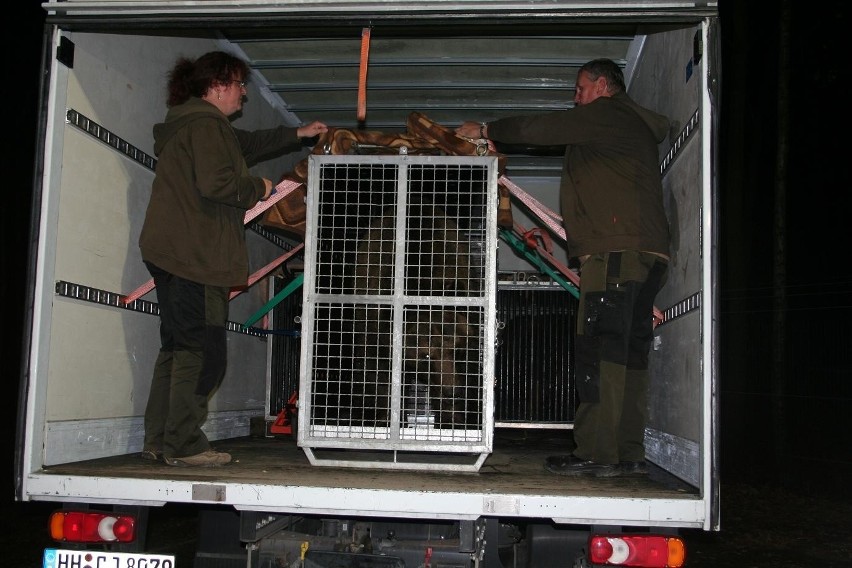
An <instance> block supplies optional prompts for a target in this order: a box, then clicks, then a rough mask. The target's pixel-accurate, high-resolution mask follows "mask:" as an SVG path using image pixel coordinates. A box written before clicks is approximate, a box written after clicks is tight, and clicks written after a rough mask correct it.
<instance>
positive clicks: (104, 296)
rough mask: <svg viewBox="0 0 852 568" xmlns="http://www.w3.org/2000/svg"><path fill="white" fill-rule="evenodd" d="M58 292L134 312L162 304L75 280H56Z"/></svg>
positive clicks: (231, 327) (237, 328)
mask: <svg viewBox="0 0 852 568" xmlns="http://www.w3.org/2000/svg"><path fill="white" fill-rule="evenodd" d="M56 294H57V295H58V296H62V297H64V298H73V299H75V300H82V301H84V302H92V303H94V304H100V305H102V306H110V307H113V308H119V309H122V310H130V311H132V312H141V313H144V314H151V315H155V316H156V315H159V314H160V306H159V304H157V303H155V302H149V301H147V300H133V301H132V302H129V303H127V304H125V303H124V297H125V296H124V294H118V293H116V292H108V291H106V290H99V289H97V288H92V287H91V286H84V285H83V284H74V283H73V282H66V281H64V280H59V281H57V282H56ZM226 328H227V329H228V331H233V332H236V333H242V334H245V335H253V336H255V337H260V338H264V339H265V338H266V336H267V334H266V333H262V332H260V331H258V330H254V329H246V328H244V327H243V326H242V324H239V323H236V322H232V321H229V322H228V323H227V325H226Z"/></svg>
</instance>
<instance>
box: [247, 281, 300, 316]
mask: <svg viewBox="0 0 852 568" xmlns="http://www.w3.org/2000/svg"><path fill="white" fill-rule="evenodd" d="M304 280H305V275H304V274H299V275H298V276H296V277H295V278H293V279H292V280H290V282H288V283H287V285H286V286H285V287H284V289H283V290H281V291H280V292H278V293H277V294H275V297H274V298H272V299H271V300H269V301H268V302H266V305H264V306H263V307H262V308H260V309H259V310H257V311H256V312H255V313H254V315H252V316H251V317H250V318H249V319H247V320H246V323H244V324H243V327H251V326H253V325H254V324H255V323H256V322H257V320H259V319H260V318H262V317H263V315H264V314H265V313H266V312H268V311H269V310H271V309H272V308H274V307H275V306H277V305H278V303H279V302H280V301H281V300H283V299H284V298H286V297H287V296H289V295H290V294H291V293H292V292H293V290H295V289H296V288H298V287H299V286H301V285H302V282H304Z"/></svg>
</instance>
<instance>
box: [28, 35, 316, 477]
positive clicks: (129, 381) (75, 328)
mask: <svg viewBox="0 0 852 568" xmlns="http://www.w3.org/2000/svg"><path fill="white" fill-rule="evenodd" d="M64 36H65V37H66V38H67V39H68V40H70V42H71V43H72V44H73V60H72V61H70V60H69V62H71V66H70V67H68V66H66V65H64V64H63V63H59V62H56V61H54V66H53V73H52V83H53V86H52V88H53V89H54V90H55V92H56V96H55V98H54V102H55V104H54V107H53V108H52V120H53V121H55V122H56V123H57V124H59V125H60V126H59V127H57V128H56V129H55V132H56V135H55V136H54V139H53V141H52V145H51V147H52V157H51V159H52V160H54V161H57V163H60V162H61V164H62V167H61V168H55V169H54V171H60V172H61V174H60V176H59V177H57V178H54V179H51V180H50V181H49V187H48V191H47V194H46V195H45V196H44V199H43V201H42V204H43V210H42V212H41V215H42V231H43V232H44V235H45V238H44V245H43V246H44V247H45V248H44V249H43V255H42V259H41V262H40V265H39V274H38V276H37V278H38V280H39V282H40V285H41V296H40V297H39V298H38V300H37V301H38V304H39V309H38V313H39V314H40V319H39V325H38V329H39V330H40V333H43V334H49V336H50V338H51V339H50V341H49V343H48V342H44V343H42V345H45V346H46V345H48V344H49V345H50V350H49V352H48V350H47V349H44V350H42V351H40V352H39V353H37V358H36V360H37V361H38V365H39V366H42V365H47V366H48V373H47V374H43V373H36V374H35V375H34V376H35V377H39V379H38V380H43V378H44V377H47V384H40V385H38V387H37V389H38V390H39V391H40V392H44V393H45V394H46V398H41V397H38V400H46V403H44V404H43V405H42V406H41V407H40V408H39V407H38V403H37V402H36V403H34V406H36V412H35V413H33V414H31V415H30V416H29V417H28V419H29V420H31V421H33V425H38V424H41V423H46V424H47V426H46V428H45V429H43V430H42V429H41V428H30V429H28V430H29V431H30V432H32V435H33V436H36V437H38V436H41V435H42V433H43V435H44V440H43V442H44V443H43V444H41V443H36V444H33V445H32V446H31V447H33V448H42V447H43V448H44V453H45V455H44V463H45V464H47V465H49V464H55V463H64V462H68V461H76V460H82V459H91V458H96V457H103V456H109V455H115V454H122V453H128V452H134V451H138V450H140V449H141V446H142V439H141V436H142V414H143V413H144V407H145V403H146V401H147V392H148V386H149V384H150V373H151V369H152V365H153V362H154V359H155V358H156V356H157V350H158V349H159V336H158V331H157V330H158V325H159V322H158V319H157V318H156V316H154V315H151V314H146V313H140V312H136V311H125V310H121V309H119V308H116V307H106V306H100V305H97V304H94V303H90V302H81V301H80V300H78V299H74V298H64V297H61V296H57V295H56V294H55V292H54V288H55V284H54V283H55V282H57V281H65V282H70V283H73V284H79V285H81V286H85V287H91V288H92V289H95V290H103V291H107V292H112V293H115V294H127V293H130V292H131V291H132V290H134V289H136V288H137V287H138V286H140V285H142V284H144V283H145V282H147V281H148V280H149V279H150V275H149V274H148V272H147V270H146V269H145V267H144V265H143V263H142V260H141V255H140V253H139V248H138V244H137V243H138V238H139V231H140V230H141V226H142V221H143V219H144V212H145V208H146V206H147V202H148V196H149V194H150V189H151V182H152V180H153V171H152V170H151V169H150V168H148V167H146V166H145V165H143V164H141V163H139V162H138V161H135V160H133V159H130V158H129V157H128V156H127V155H125V154H124V153H122V152H119V151H116V149H115V148H113V147H111V146H110V145H109V144H104V143H103V142H102V141H101V140H99V139H98V138H96V137H95V136H92V135H90V133H88V132H85V131H84V130H82V129H80V128H78V127H76V126H74V125H72V124H68V123H66V124H64V125H62V124H61V123H62V122H63V121H64V119H65V115H66V112H67V110H68V109H72V110H73V111H76V112H77V113H79V114H80V115H83V116H84V117H86V118H87V119H88V120H90V121H93V122H94V123H96V124H97V125H98V127H99V128H100V129H103V130H102V131H107V132H109V133H111V135H112V136H114V137H118V138H120V139H122V140H124V141H125V142H126V143H127V144H129V145H130V146H132V147H135V148H136V149H138V150H140V151H141V152H144V153H146V154H148V155H149V156H153V136H152V132H151V129H152V126H153V123H152V117H153V120H156V121H159V120H162V118H163V117H164V116H165V112H166V110H167V109H166V106H165V94H166V81H167V74H168V71H169V70H170V69H171V66H172V65H173V64H174V62H175V60H176V58H177V57H178V56H182V55H185V56H189V57H194V56H198V55H200V54H202V53H204V52H206V51H209V50H213V49H229V47H230V46H228V45H225V44H222V43H219V42H216V41H213V40H207V39H187V38H177V37H163V36H156V37H154V36H144V35H113V34H98V33H83V32H74V33H70V32H69V33H65V34H64ZM58 41H59V39H58V38H57V42H58ZM143 63H144V64H143ZM248 98H249V102H248V103H247V104H246V106H245V108H244V111H243V112H242V114H241V116H240V117H239V118H237V119H236V120H235V121H234V124H235V126H237V127H240V128H245V129H255V128H270V127H273V126H277V125H278V124H282V121H283V118H282V113H281V110H280V109H276V108H273V107H272V106H271V105H270V104H269V102H268V101H267V100H266V99H265V98H263V97H262V96H260V95H259V93H258V92H257V90H256V88H254V87H252V86H250V87H249V93H248ZM119 125H120V126H119ZM304 154H305V151H303V152H301V153H298V155H296V156H290V157H288V158H284V159H279V160H275V161H271V162H268V163H264V164H262V165H261V166H258V167H257V168H256V171H257V173H259V175H265V176H268V177H270V179H273V180H276V181H277V179H278V178H279V177H280V175H281V174H282V173H283V172H285V171H289V170H290V169H292V164H293V163H295V160H296V159H300V158H301V157H302V156H303V155H304ZM115 180H120V181H119V182H118V183H116V181H115ZM60 188H61V190H60ZM93 189H98V191H93ZM60 192H61V195H60ZM60 201H61V207H60ZM53 220H55V221H56V222H55V223H54V222H53ZM247 239H248V241H249V248H250V251H251V253H250V263H251V267H250V270H252V271H254V270H257V269H258V268H260V267H262V266H264V265H265V264H266V263H268V262H269V261H270V260H272V259H273V258H275V257H276V256H278V255H280V254H281V251H280V249H279V248H278V247H277V246H274V245H273V244H271V243H270V242H268V241H267V240H266V239H265V238H263V237H262V236H259V235H257V234H255V233H253V232H252V231H249V232H248V234H247ZM52 251H55V253H54V252H52ZM268 298H269V289H268V285H267V284H259V285H257V286H255V287H252V288H250V289H248V290H247V291H246V292H244V293H243V294H240V295H239V296H237V297H236V298H234V300H233V301H232V302H231V313H230V317H229V319H230V320H231V321H235V322H242V321H245V319H247V318H248V317H249V316H250V315H251V314H252V313H254V312H255V311H256V310H257V309H258V308H259V307H260V306H262V305H263V304H264V303H265V302H266V301H267V300H268ZM143 299H145V300H148V301H151V302H156V291H152V292H149V293H148V294H147V295H145V296H143ZM68 338H75V339H74V340H72V341H69V340H68ZM228 346H229V347H228V349H229V360H230V361H231V364H230V365H229V368H228V373H227V375H226V378H225V380H224V381H223V385H222V388H220V389H219V390H218V391H217V393H216V394H215V396H214V397H213V398H212V400H211V403H210V411H211V413H210V420H209V421H208V423H207V424H206V425H205V431H206V432H207V434H208V436H209V437H211V439H218V438H224V437H233V436H236V435H245V434H247V433H248V430H249V418H250V417H251V416H255V415H258V414H262V413H263V408H264V406H265V405H264V400H265V398H266V396H267V393H266V389H267V368H268V362H267V348H266V341H265V340H264V339H262V338H258V337H256V336H250V335H244V334H241V333H229V334H228ZM81 385H82V386H81ZM42 420H43V421H44V422H42ZM34 461H35V463H40V462H41V460H40V459H39V458H35V460H34Z"/></svg>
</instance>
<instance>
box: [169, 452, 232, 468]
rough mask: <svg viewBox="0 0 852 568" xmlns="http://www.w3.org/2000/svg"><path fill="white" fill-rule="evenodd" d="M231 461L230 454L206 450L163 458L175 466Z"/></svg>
mask: <svg viewBox="0 0 852 568" xmlns="http://www.w3.org/2000/svg"><path fill="white" fill-rule="evenodd" d="M230 461H231V454H227V453H225V452H217V451H216V450H207V451H206V452H201V453H200V454H195V455H194V456H187V457H185V458H165V462H166V463H167V464H169V465H173V466H176V467H193V466H194V467H213V466H217V465H224V464H226V463H229V462H230Z"/></svg>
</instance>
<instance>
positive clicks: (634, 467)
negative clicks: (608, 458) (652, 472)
mask: <svg viewBox="0 0 852 568" xmlns="http://www.w3.org/2000/svg"><path fill="white" fill-rule="evenodd" d="M618 467H619V468H621V473H623V474H625V475H648V464H647V462H645V460H642V461H623V462H618Z"/></svg>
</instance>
